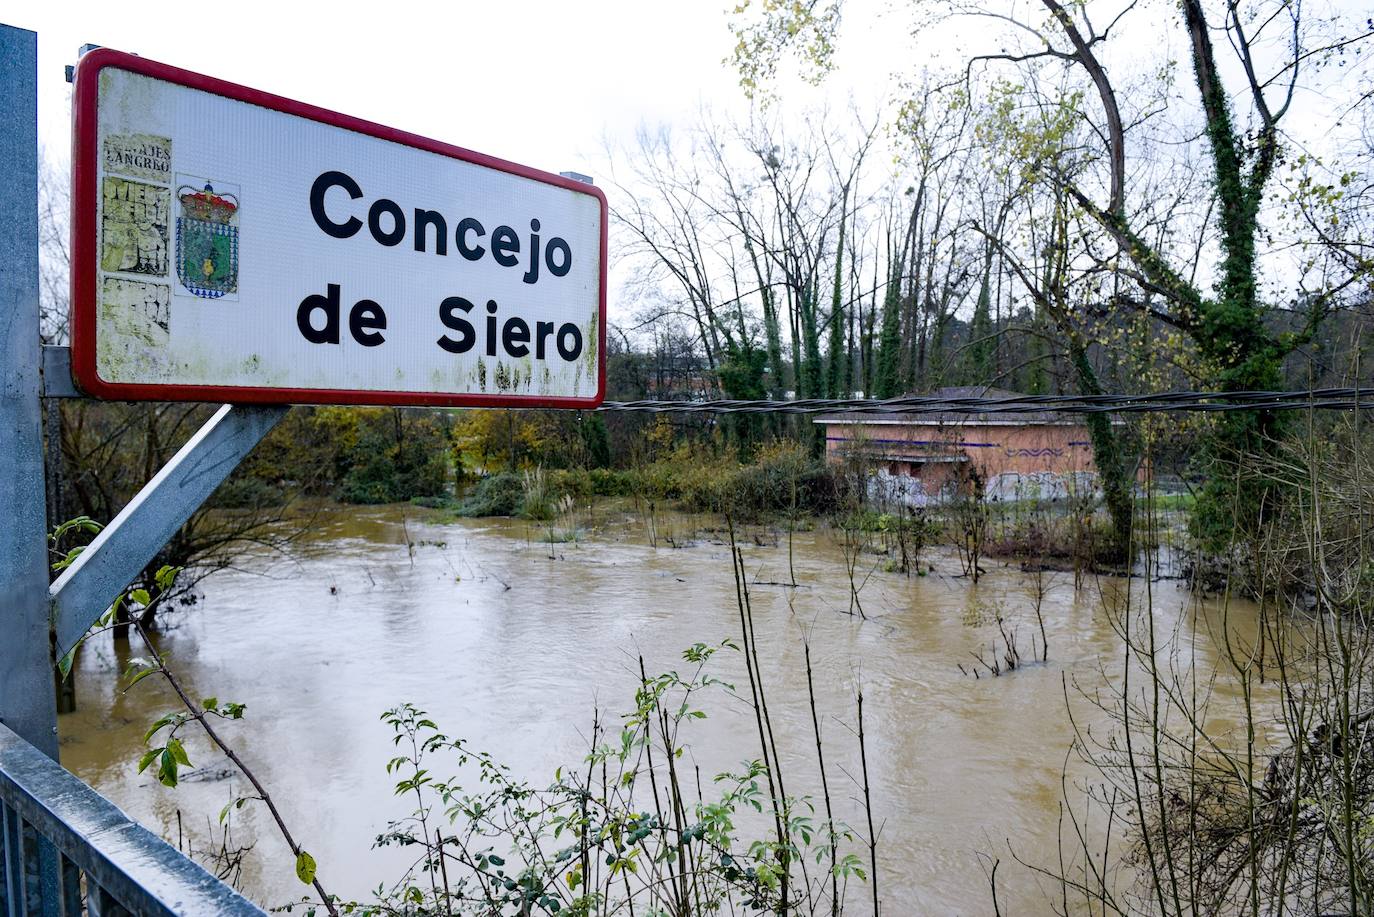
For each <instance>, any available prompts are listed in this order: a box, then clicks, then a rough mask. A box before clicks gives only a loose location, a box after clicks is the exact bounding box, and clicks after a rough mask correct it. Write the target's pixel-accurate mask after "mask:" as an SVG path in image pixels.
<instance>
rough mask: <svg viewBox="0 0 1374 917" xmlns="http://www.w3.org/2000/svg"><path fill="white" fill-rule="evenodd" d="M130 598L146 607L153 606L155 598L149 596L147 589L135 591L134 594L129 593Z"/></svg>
mask: <svg viewBox="0 0 1374 917" xmlns="http://www.w3.org/2000/svg"><path fill="white" fill-rule="evenodd" d="M129 598H131V599H133V600H134V601H135V602H137V603H138V604H140V605H143V606H145V607H146V606H148V605H151V604H152V602H153V597H152V596H151V595H149V594H148V590H147V589H135V590H134V591H133V592H130V593H129Z"/></svg>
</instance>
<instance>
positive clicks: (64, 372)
mask: <svg viewBox="0 0 1374 917" xmlns="http://www.w3.org/2000/svg"><path fill="white" fill-rule="evenodd" d="M42 366H43V397H44V398H84V397H86V396H85V395H83V394H82V393H81V390H80V389H78V388H77V387H76V383H75V382H73V381H72V349H71V348H70V347H59V346H57V345H54V344H44V345H43V361H42Z"/></svg>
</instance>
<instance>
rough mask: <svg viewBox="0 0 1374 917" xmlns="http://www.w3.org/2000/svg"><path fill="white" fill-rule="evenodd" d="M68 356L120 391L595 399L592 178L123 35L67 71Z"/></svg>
mask: <svg viewBox="0 0 1374 917" xmlns="http://www.w3.org/2000/svg"><path fill="white" fill-rule="evenodd" d="M74 136H75V139H74V150H73V157H72V161H73V182H72V198H73V231H72V235H73V239H72V370H73V374H74V375H75V377H76V380H77V383H78V385H79V386H80V387H81V388H82V389H83V390H84V391H85V392H87V393H88V394H90V395H94V396H96V397H100V398H109V399H119V400H139V399H155V400H190V401H211V400H214V401H233V402H293V403H345V404H431V405H474V406H527V407H591V406H594V405H596V404H598V403H600V401H601V399H602V398H603V397H604V393H605V380H606V367H605V339H606V331H605V329H606V222H607V220H606V198H605V195H603V194H602V193H601V191H600V190H598V189H597V188H595V187H593V186H591V185H589V184H586V183H583V182H579V181H576V180H573V179H571V178H566V177H560V176H557V175H552V174H549V173H546V172H541V171H538V170H535V169H531V168H527V167H525V166H520V165H516V164H515V163H510V162H505V161H503V160H499V159H495V158H492V157H489V156H484V155H481V154H478V153H473V152H470V151H468V150H464V149H460V148H458V147H454V146H450V145H448V144H444V143H440V142H438V141H435V140H428V139H425V138H423V137H418V136H415V135H413V134H408V133H404V132H402V131H398V130H393V129H391V128H387V127H383V126H381V125H377V124H373V123H370V122H367V121H362V120H359V119H356V118H351V117H348V116H346V115H340V114H337V113H334V112H330V111H325V110H323V109H320V108H315V107H313V106H310V105H305V104H302V103H300V102H294V101H291V100H289V99H284V98H281V97H279V96H274V95H269V94H267V93H264V92H258V91H256V90H253V89H248V88H246V87H243V86H238V85H234V84H232V83H226V82H223V81H221V80H216V79H213V78H210V77H207V76H202V75H200V74H196V73H191V72H188V71H185V70H180V69H177V68H175V67H170V66H167V65H165V64H160V63H156V62H154V61H150V60H147V59H145V58H140V57H134V56H131V55H128V54H123V53H120V52H116V51H110V50H106V49H100V50H96V51H92V52H90V53H88V54H86V55H85V56H84V57H83V58H82V59H81V63H80V66H79V67H78V68H77V75H76V92H75V131H74Z"/></svg>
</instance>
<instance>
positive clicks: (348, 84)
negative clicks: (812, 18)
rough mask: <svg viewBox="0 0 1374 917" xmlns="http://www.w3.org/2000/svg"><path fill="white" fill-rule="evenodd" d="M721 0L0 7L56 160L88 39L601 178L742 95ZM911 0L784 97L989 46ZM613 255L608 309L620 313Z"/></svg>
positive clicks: (1146, 0) (1303, 104) (1330, 0)
mask: <svg viewBox="0 0 1374 917" xmlns="http://www.w3.org/2000/svg"><path fill="white" fill-rule="evenodd" d="M735 2H736V0H671V2H670V0H582V2H577V0H566V2H552V0H526V2H515V0H510V2H485V0H484V2H476V0H451V2H446V3H442V4H440V3H423V2H407V0H401V2H395V0H393V2H391V3H385V2H384V3H368V4H362V3H351V2H335V3H331V4H317V3H293V2H289V0H287V2H282V0H277V2H263V0H240V2H236V3H214V4H211V3H196V2H194V0H192V2H182V3H177V4H161V5H159V4H138V3H119V2H113V0H104V2H90V0H70V2H63V0H22V4H21V5H15V4H14V3H13V0H0V3H3V4H4V5H0V21H4V22H7V23H9V24H12V25H17V26H22V27H25V28H29V29H33V30H35V31H37V32H38V37H39V136H40V140H41V142H42V144H43V145H44V147H45V149H46V151H47V155H48V158H49V160H50V161H51V162H53V163H54V164H56V165H59V166H62V167H65V165H66V163H67V161H68V160H69V149H70V105H69V90H70V87H69V86H68V85H67V84H66V82H65V81H64V79H63V66H64V65H65V64H69V63H73V62H74V61H75V59H76V51H77V48H78V47H79V46H80V45H81V44H83V43H86V42H90V43H94V44H99V45H104V46H106V47H112V48H117V49H119V50H123V51H128V52H132V53H136V54H141V55H143V56H145V57H150V58H153V59H156V60H160V61H163V62H165V63H169V64H174V65H176V66H180V67H184V68H186V69H189V70H194V71H199V72H202V73H206V74H209V75H211V76H215V77H219V78H222V79H226V80H230V81H232V82H236V83H242V84H244V85H247V86H251V87H254V88H257V89H262V90H266V91H269V92H273V93H276V94H279V95H283V96H287V97H290V98H295V99H298V100H300V101H303V102H308V103H311V104H315V105H319V106H322V107H324V108H329V109H333V110H336V111H340V112H343V113H345V114H349V115H354V116H358V117H362V118H366V119H368V120H372V121H376V122H380V123H382V124H387V125H391V126H394V127H398V128H401V129H404V130H408V131H411V132H414V133H417V134H421V135H425V136H428V137H433V138H436V139H438V140H442V141H445V142H448V143H453V144H456V145H459V146H463V147H466V148H468V149H472V150H476V151H478V152H482V153H488V154H491V155H495V156H499V157H502V158H505V159H509V160H513V161H515V162H520V163H524V164H526V165H530V166H534V167H536V168H540V169H545V170H547V171H550V172H561V171H566V170H574V171H578V172H584V173H587V174H590V175H592V176H593V177H594V178H596V179H597V180H598V183H599V184H601V185H603V186H605V185H606V184H608V182H607V176H606V174H605V173H606V169H605V163H604V154H603V138H605V139H608V140H610V142H611V143H612V144H616V145H622V144H623V145H628V144H629V143H631V142H632V141H633V135H634V131H635V129H636V128H637V127H639V126H640V125H642V124H648V125H651V126H653V125H658V124H661V123H670V124H678V125H685V124H687V123H689V122H690V121H691V120H692V119H693V117H694V115H695V114H696V112H697V110H698V109H699V108H700V107H701V106H702V105H707V106H710V107H712V108H713V109H715V110H716V112H717V113H718V114H719V113H722V112H733V113H736V114H741V113H744V112H747V109H748V106H747V103H746V102H745V100H744V98H743V95H742V93H741V91H740V89H739V87H738V84H737V78H736V75H735V73H734V71H733V70H732V68H731V67H730V66H729V65H728V64H727V63H725V58H727V57H728V56H729V54H730V52H731V48H732V46H733V40H734V39H733V36H732V34H731V32H730V29H729V22H730V13H729V11H730V9H731V8H733V6H734V5H735ZM1315 5H1316V6H1319V7H1321V12H1322V13H1330V12H1333V11H1335V10H1341V11H1343V12H1344V13H1345V14H1347V15H1351V14H1357V19H1356V21H1363V19H1364V17H1365V16H1366V15H1367V14H1368V12H1367V9H1366V10H1365V11H1364V12H1361V9H1364V8H1365V7H1366V6H1367V0H1315ZM1033 6H1034V8H1036V9H1038V6H1036V5H1033ZM912 8H913V4H911V3H910V2H908V0H849V2H848V3H847V4H846V6H845V20H844V25H843V29H842V34H841V39H840V41H839V43H838V49H839V50H838V53H837V57H836V64H837V67H836V70H835V72H834V73H833V74H832V76H831V77H830V78H829V79H828V80H827V81H826V82H825V84H824V86H823V87H822V88H821V89H819V90H812V89H807V88H805V87H801V86H800V84H799V83H798V82H797V81H796V80H794V79H788V80H786V82H785V83H783V84H782V87H783V88H780V93H779V94H780V95H781V96H782V97H784V98H785V99H786V101H787V106H788V109H789V110H791V111H798V110H800V109H802V108H804V107H806V106H808V105H809V104H815V103H817V102H820V101H825V102H828V103H829V104H830V105H831V107H832V108H839V109H842V108H843V107H844V106H845V104H846V102H847V100H849V99H853V100H854V101H855V102H856V103H857V104H858V105H859V107H860V108H861V109H863V110H865V111H872V109H873V107H874V106H876V105H878V104H879V103H880V102H881V101H882V100H883V99H885V98H890V97H891V95H892V94H893V92H894V90H895V88H896V85H897V83H896V81H895V79H894V77H893V72H894V71H895V72H897V73H900V74H903V75H907V76H910V75H913V74H915V73H918V72H919V71H920V70H921V68H922V67H925V66H933V65H934V64H936V61H935V60H934V56H935V55H940V54H948V55H950V56H951V57H956V56H957V57H960V59H962V55H961V49H960V48H958V47H957V46H958V45H963V46H965V48H967V47H969V46H978V47H979V49H980V50H989V48H987V47H986V44H985V42H984V40H985V39H986V38H987V37H988V36H990V35H992V34H995V33H997V32H998V30H999V27H1000V24H998V23H990V22H989V21H988V20H970V19H963V20H959V21H957V22H956V23H951V24H949V25H948V27H947V29H946V30H944V31H943V32H942V34H941V35H940V36H939V37H938V38H937V37H935V36H934V35H933V34H932V33H930V32H928V31H924V30H923V31H921V33H920V34H919V35H913V34H912V26H913V20H912V17H911V11H912ZM1176 17H1177V11H1176V8H1175V6H1174V4H1173V3H1172V2H1170V0H1143V3H1142V5H1141V7H1140V8H1139V9H1137V10H1136V11H1135V13H1134V14H1133V19H1132V24H1131V32H1130V33H1129V40H1123V41H1119V42H1115V43H1114V44H1113V48H1114V51H1113V53H1114V55H1119V57H1117V58H1115V59H1117V60H1118V61H1120V60H1124V61H1127V62H1129V61H1131V60H1132V59H1133V58H1135V59H1155V60H1156V61H1157V53H1158V50H1159V47H1160V45H1161V44H1166V45H1168V46H1169V47H1171V48H1172V49H1173V55H1174V56H1175V57H1178V56H1182V49H1181V48H1179V47H1177V44H1178V41H1179V36H1178V34H1177V32H1178V29H1177V28H1176V25H1177V22H1176ZM1137 56H1138V57H1137ZM1113 72H1114V75H1116V76H1117V77H1118V78H1120V77H1121V72H1120V71H1119V70H1114V71H1113ZM1345 73H1346V75H1347V76H1349V75H1350V74H1349V71H1345ZM1332 75H1333V76H1334V75H1335V73H1334V72H1333V74H1332ZM1184 79H1185V80H1186V76H1185V77H1184ZM1237 85H1240V84H1239V83H1237ZM803 90H804V91H803ZM1351 95H1353V94H1351V93H1346V92H1339V93H1336V94H1335V95H1334V96H1333V98H1332V99H1326V98H1323V96H1322V94H1321V93H1320V92H1315V93H1307V94H1305V95H1304V96H1303V97H1302V98H1300V99H1299V100H1298V102H1297V106H1296V108H1297V109H1298V110H1295V112H1294V114H1293V116H1292V117H1290V118H1289V119H1288V120H1287V121H1286V122H1285V124H1286V126H1287V127H1288V129H1289V130H1290V131H1292V132H1294V133H1295V134H1296V135H1297V136H1298V138H1299V144H1300V145H1301V146H1304V147H1308V144H1309V143H1312V142H1314V141H1315V143H1316V144H1318V145H1320V144H1321V143H1322V138H1324V137H1326V136H1327V128H1328V123H1327V122H1326V120H1325V119H1324V118H1322V117H1320V116H1319V112H1321V111H1322V109H1324V108H1328V107H1330V106H1331V105H1332V104H1336V103H1338V102H1339V103H1340V104H1346V103H1345V102H1344V101H1343V100H1347V99H1349V98H1350V97H1351ZM1304 135H1305V136H1304ZM1308 148H1310V147H1308ZM613 242H614V240H613ZM614 248H615V246H614V244H613V246H612V249H613V250H612V260H613V264H614ZM618 273H619V272H618V271H617V270H615V269H613V271H612V296H611V308H612V315H613V317H617V316H618V314H619V315H623V312H622V311H621V308H618V307H621V306H623V304H622V303H620V302H618V300H619V299H620V297H619V296H618V295H616V294H617V293H618V292H619V290H618V289H617V287H619V284H618V283H616V280H617V276H616V275H617V274H618Z"/></svg>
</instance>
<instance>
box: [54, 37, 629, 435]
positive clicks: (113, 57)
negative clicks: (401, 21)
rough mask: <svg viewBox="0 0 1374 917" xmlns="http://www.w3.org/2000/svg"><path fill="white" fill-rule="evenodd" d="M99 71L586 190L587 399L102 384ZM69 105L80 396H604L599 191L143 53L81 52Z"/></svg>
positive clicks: (553, 402) (464, 399)
mask: <svg viewBox="0 0 1374 917" xmlns="http://www.w3.org/2000/svg"><path fill="white" fill-rule="evenodd" d="M106 67H114V68H116V69H119V70H127V71H129V72H131V73H138V74H142V75H144V76H149V77H153V78H154V79H159V80H165V81H166V82H169V83H175V84H177V85H180V86H187V87H190V88H192V89H199V90H203V91H205V92H210V93H214V94H215V95H220V96H224V97H226V98H229V99H235V100H237V101H240V102H247V103H249V104H252V105H259V106H261V107H263V108H269V109H272V110H273V111H280V112H284V113H286V114H289V115H296V116H298V117H301V118H308V119H310V120H312V121H318V122H320V123H322V124H328V125H330V126H332V127H339V128H343V129H345V130H350V131H354V132H356V133H359V134H365V135H367V136H369V137H377V138H379V139H381V140H390V141H392V142H393V143H398V144H401V145H402V146H408V147H413V148H415V149H419V150H425V151H427V152H430V153H437V154H438V155H440V156H448V157H450V158H452V159H459V160H462V161H463V162H469V163H472V164H473V165H478V166H484V167H486V168H489V169H496V170H498V171H501V172H506V173H507V174H510V175H517V176H520V177H521V178H528V179H532V180H534V181H538V182H543V183H544V184H549V185H556V186H558V187H560V188H566V189H568V190H569V191H575V192H578V193H580V194H590V195H591V196H593V197H595V198H596V199H597V201H598V202H600V205H601V259H600V261H601V268H600V270H601V276H600V307H599V319H598V321H597V338H598V340H597V347H598V348H599V351H598V352H599V354H600V359H599V360H598V361H597V362H598V378H597V389H596V395H595V396H589V397H582V398H578V397H562V396H530V395H499V394H491V395H488V394H482V393H476V394H474V393H467V394H451V393H443V392H398V391H357V390H352V389H318V388H271V387H258V386H237V385H175V384H164V383H132V382H107V381H105V380H104V379H101V378H100V376H99V374H98V373H97V372H96V365H95V324H96V323H95V319H96V300H97V296H96V292H97V285H98V283H97V282H98V272H97V265H98V264H99V256H98V251H97V247H98V237H99V231H98V230H99V227H98V226H97V225H96V203H97V193H98V176H99V159H98V157H99V149H98V147H99V137H98V134H97V121H98V119H97V111H96V108H97V101H98V96H99V93H98V88H99V83H100V81H99V76H100V71H101V70H103V69H105V68H106ZM73 96H74V101H73V105H72V122H73V123H72V229H71V252H72V261H71V338H72V341H71V343H72V376H73V377H74V379H75V381H76V384H77V387H78V388H80V389H81V390H82V391H83V392H85V393H86V394H88V395H91V396H93V397H95V398H101V399H105V400H108V401H220V402H230V403H236V404H389V405H412V406H432V407H515V408H594V407H596V406H597V405H599V404H600V403H601V402H602V401H603V400H605V397H606V248H607V244H606V242H607V224H608V222H609V221H608V215H609V214H608V207H607V204H606V195H605V193H604V192H602V190H601V189H600V188H598V187H596V186H595V185H589V184H586V183H585V182H580V181H576V180H574V179H570V178H564V177H563V176H561V175H554V174H552V173H550V172H543V171H540V170H539V169H532V168H530V167H529V166H522V165H519V164H517V163H513V162H508V161H506V160H504V159H498V158H496V157H494V156H487V155H485V154H483V153H475V152H473V151H471V150H466V149H463V148H462V147H457V146H453V145H451V144H447V143H443V142H441V141H438V140H432V139H430V138H428V137H421V136H419V135H418V134H412V133H409V132H407V131H402V130H397V129H396V128H391V127H386V126H385V125H381V124H376V123H373V122H371V121H365V120H363V119H361V118H354V117H351V116H349V115H344V114H340V113H338V112H334V111H329V110H328V109H324V108H318V107H316V106H314V105H307V104H306V103H304V102H297V101H295V100H293V99H287V98H284V97H282V96H278V95H273V94H271V93H267V92H262V91H260V90H257V89H250V88H249V87H247V86H240V85H238V84H236V83H229V82H226V81H224V80H219V79H215V78H214V77H210V76H205V75H204V74H200V73H194V72H192V71H190V70H182V69H181V68H179V67H173V66H171V65H169V64H162V63H158V62H157V61H153V60H149V59H147V58H145V57H136V56H134V55H132V54H126V53H124V52H122V51H114V50H111V49H109V48H98V49H96V50H93V51H90V52H88V53H87V54H85V55H84V56H83V57H82V58H81V61H80V63H79V64H78V66H77V69H76V86H75V89H74V93H73Z"/></svg>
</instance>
